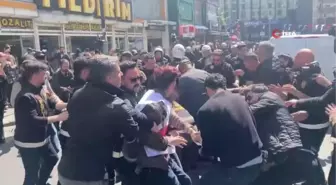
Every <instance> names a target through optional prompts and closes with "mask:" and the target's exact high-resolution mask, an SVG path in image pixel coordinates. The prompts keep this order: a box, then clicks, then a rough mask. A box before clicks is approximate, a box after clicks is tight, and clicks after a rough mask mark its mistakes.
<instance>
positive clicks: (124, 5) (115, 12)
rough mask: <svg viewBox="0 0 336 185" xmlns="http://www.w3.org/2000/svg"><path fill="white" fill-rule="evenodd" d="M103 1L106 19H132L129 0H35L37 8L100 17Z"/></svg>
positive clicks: (128, 20) (129, 20)
mask: <svg viewBox="0 0 336 185" xmlns="http://www.w3.org/2000/svg"><path fill="white" fill-rule="evenodd" d="M101 2H103V8H104V16H105V18H106V19H112V20H120V21H127V22H131V21H132V2H131V0H80V1H77V0H58V1H53V0H35V3H36V4H37V6H38V8H40V9H49V10H50V9H51V10H61V11H63V12H64V13H69V14H80V15H93V16H95V17H101V11H100V3H101Z"/></svg>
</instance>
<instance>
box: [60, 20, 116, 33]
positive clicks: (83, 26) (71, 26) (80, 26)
mask: <svg viewBox="0 0 336 185" xmlns="http://www.w3.org/2000/svg"><path fill="white" fill-rule="evenodd" d="M64 29H65V30H68V31H75V30H77V31H102V28H101V26H100V24H90V23H81V22H69V23H68V24H66V25H65V28H64ZM107 29H108V30H110V29H111V26H107Z"/></svg>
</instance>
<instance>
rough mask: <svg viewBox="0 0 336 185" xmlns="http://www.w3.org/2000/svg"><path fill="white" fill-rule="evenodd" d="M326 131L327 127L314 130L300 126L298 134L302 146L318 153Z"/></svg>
mask: <svg viewBox="0 0 336 185" xmlns="http://www.w3.org/2000/svg"><path fill="white" fill-rule="evenodd" d="M327 131H328V128H323V129H316V130H315V129H314V130H310V129H305V128H300V136H301V140H302V145H303V147H304V148H306V149H308V150H311V151H313V152H314V153H315V154H318V153H319V151H320V147H321V145H322V142H323V139H324V137H325V135H326V133H327Z"/></svg>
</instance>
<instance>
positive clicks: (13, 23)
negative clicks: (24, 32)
mask: <svg viewBox="0 0 336 185" xmlns="http://www.w3.org/2000/svg"><path fill="white" fill-rule="evenodd" d="M0 26H1V28H18V29H33V20H32V19H21V18H12V17H0Z"/></svg>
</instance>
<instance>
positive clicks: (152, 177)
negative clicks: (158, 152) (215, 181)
mask: <svg viewBox="0 0 336 185" xmlns="http://www.w3.org/2000/svg"><path fill="white" fill-rule="evenodd" d="M168 166H169V167H168V170H163V169H159V168H144V169H142V170H141V172H140V174H139V176H140V184H141V185H191V184H192V183H191V179H190V177H189V176H188V175H187V174H186V173H185V172H184V171H183V169H182V168H181V167H180V166H179V165H178V164H177V163H176V161H175V160H174V159H169V161H168Z"/></svg>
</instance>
